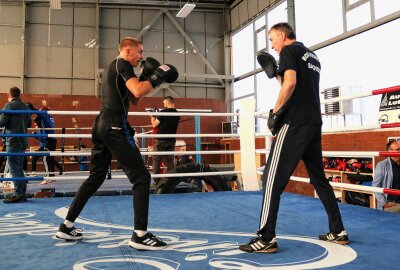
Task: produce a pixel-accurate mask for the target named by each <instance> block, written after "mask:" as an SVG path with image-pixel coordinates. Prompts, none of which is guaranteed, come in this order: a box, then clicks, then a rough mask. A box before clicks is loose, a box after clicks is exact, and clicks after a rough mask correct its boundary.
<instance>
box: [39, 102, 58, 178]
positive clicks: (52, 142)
mask: <svg viewBox="0 0 400 270" xmlns="http://www.w3.org/2000/svg"><path fill="white" fill-rule="evenodd" d="M32 107H33V105H32ZM33 108H34V107H33ZM40 110H41V111H49V110H50V109H49V108H48V107H47V106H43V107H42V108H41V109H40ZM33 121H34V122H35V124H36V126H37V127H38V128H39V134H43V135H49V134H55V133H56V131H55V130H54V128H55V121H54V118H53V116H52V115H51V114H49V113H46V114H44V113H40V114H37V116H36V117H35V119H34V120H33ZM39 142H40V143H39V150H38V151H55V150H56V148H57V139H56V138H51V137H40V138H39ZM39 158H40V156H34V157H32V173H34V172H35V171H36V163H37V161H38V159H39ZM43 165H44V168H45V170H46V172H47V174H48V176H54V166H56V167H57V169H58V170H59V174H60V175H62V173H63V168H62V166H61V164H60V163H58V161H57V160H55V158H54V156H44V157H43ZM47 183H49V181H46V180H45V181H43V182H42V183H41V184H47Z"/></svg>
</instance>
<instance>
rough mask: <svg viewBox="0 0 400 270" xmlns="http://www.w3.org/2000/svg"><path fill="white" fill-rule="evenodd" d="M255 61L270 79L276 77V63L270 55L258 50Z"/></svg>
mask: <svg viewBox="0 0 400 270" xmlns="http://www.w3.org/2000/svg"><path fill="white" fill-rule="evenodd" d="M257 61H258V63H259V64H260V66H261V67H262V69H263V70H264V71H265V73H266V74H267V76H268V78H270V79H272V78H274V77H276V74H277V73H278V64H277V63H276V60H275V58H274V57H273V56H272V55H270V54H269V53H267V52H262V51H261V52H258V53H257Z"/></svg>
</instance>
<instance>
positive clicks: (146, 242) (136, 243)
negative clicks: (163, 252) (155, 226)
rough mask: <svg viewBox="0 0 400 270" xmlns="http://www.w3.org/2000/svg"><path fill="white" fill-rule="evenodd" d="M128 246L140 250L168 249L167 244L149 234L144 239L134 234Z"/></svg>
mask: <svg viewBox="0 0 400 270" xmlns="http://www.w3.org/2000/svg"><path fill="white" fill-rule="evenodd" d="M128 244H129V246H131V247H133V248H136V249H138V250H159V249H163V248H166V247H167V243H165V242H164V241H162V240H161V239H159V238H157V237H155V236H154V235H153V234H152V233H149V232H148V233H146V234H145V235H144V236H142V237H139V236H137V234H136V233H135V232H133V235H132V238H131V240H130V241H129V243H128Z"/></svg>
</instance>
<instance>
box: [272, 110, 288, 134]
mask: <svg viewBox="0 0 400 270" xmlns="http://www.w3.org/2000/svg"><path fill="white" fill-rule="evenodd" d="M285 111H286V107H285V106H283V107H282V108H280V109H279V111H277V112H276V113H274V112H273V109H271V110H270V111H269V116H268V123H267V125H268V128H269V129H270V130H271V133H272V135H273V136H275V135H276V134H277V133H278V131H279V129H280V128H281V124H282V118H283V114H284V112H285Z"/></svg>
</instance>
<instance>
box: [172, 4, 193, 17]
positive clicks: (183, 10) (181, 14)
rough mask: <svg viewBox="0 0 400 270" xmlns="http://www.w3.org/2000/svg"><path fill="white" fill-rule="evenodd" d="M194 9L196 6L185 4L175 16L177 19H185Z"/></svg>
mask: <svg viewBox="0 0 400 270" xmlns="http://www.w3.org/2000/svg"><path fill="white" fill-rule="evenodd" d="M195 7H196V4H189V3H186V4H185V5H184V6H183V7H182V8H181V10H179V12H178V14H176V17H179V18H186V16H187V15H189V13H190V12H191V11H192V10H193V9H194V8H195Z"/></svg>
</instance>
